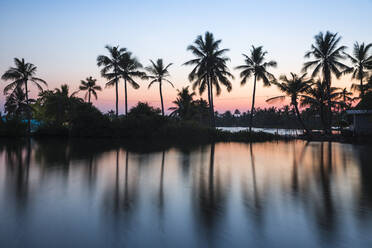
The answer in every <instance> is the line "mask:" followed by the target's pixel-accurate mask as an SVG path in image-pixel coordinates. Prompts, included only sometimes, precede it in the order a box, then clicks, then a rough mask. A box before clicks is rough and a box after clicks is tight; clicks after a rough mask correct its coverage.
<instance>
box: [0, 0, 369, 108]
mask: <svg viewBox="0 0 372 248" xmlns="http://www.w3.org/2000/svg"><path fill="white" fill-rule="evenodd" d="M0 9H1V14H0V33H1V38H0V73H1V74H2V73H3V72H5V71H6V70H7V69H8V68H9V67H10V66H12V65H13V58H14V57H18V58H25V59H26V61H28V62H31V63H33V64H35V65H36V66H37V67H38V72H37V75H38V77H40V78H43V79H44V80H46V81H47V82H48V88H49V89H54V88H56V87H59V86H60V85H61V84H68V85H69V86H70V88H71V91H75V90H77V89H78V86H79V84H80V80H82V79H85V78H86V77H88V76H93V77H95V78H97V79H98V80H97V83H98V84H99V85H101V86H104V85H105V79H104V78H102V77H101V76H100V69H99V68H98V66H97V63H96V58H97V56H98V55H101V54H104V55H106V54H107V51H106V50H105V48H104V47H105V45H113V46H114V45H119V46H121V47H125V48H127V49H128V50H130V51H131V52H132V53H133V54H134V55H135V56H136V57H137V58H138V59H139V61H140V62H141V63H142V64H143V65H144V66H147V65H149V59H152V60H156V59H157V58H163V60H164V61H165V63H173V65H172V66H171V67H170V74H171V77H170V80H171V81H172V82H173V83H174V85H175V88H172V87H171V86H170V85H164V87H163V95H164V100H165V107H166V108H168V107H171V106H172V101H174V100H175V98H176V95H177V90H176V89H180V88H181V87H184V86H187V85H190V82H189V81H188V79H187V75H188V73H189V72H190V71H191V69H192V67H189V66H184V65H183V63H184V62H186V61H187V60H189V59H192V58H193V57H192V54H191V53H190V52H189V51H187V50H186V48H187V46H188V45H190V44H192V43H193V41H194V40H195V38H196V37H197V35H200V34H204V33H205V32H206V31H210V32H212V33H213V34H214V36H215V38H216V39H222V43H221V48H228V49H230V51H229V52H228V53H227V56H228V57H230V59H231V61H230V62H229V63H228V66H229V68H230V70H231V72H232V73H233V75H234V76H235V79H234V80H233V81H232V84H233V90H232V91H231V92H230V93H228V92H227V91H226V90H225V89H224V90H223V92H222V94H221V95H220V96H218V97H215V100H214V102H215V108H216V109H217V110H218V111H220V112H223V111H225V110H232V111H233V110H235V109H239V110H240V111H246V110H248V109H249V108H250V106H251V100H252V89H253V87H252V85H253V80H250V81H248V83H247V84H246V85H245V86H243V87H242V86H240V79H239V73H238V71H236V70H234V68H235V67H236V66H238V65H240V64H242V63H243V57H242V55H241V54H242V53H249V50H250V47H251V45H255V46H259V45H262V46H264V49H265V50H266V51H267V52H268V54H267V59H269V60H275V61H276V62H277V63H278V66H277V68H275V69H272V70H270V72H272V73H273V74H274V75H275V76H280V75H282V74H288V73H289V72H295V73H300V72H301V68H302V65H303V63H304V62H305V61H306V60H305V58H304V54H305V52H306V51H308V50H309V49H310V46H311V44H312V43H313V40H314V36H315V35H316V34H317V33H319V32H320V31H323V32H325V31H327V30H329V31H332V32H338V33H339V35H340V36H342V40H341V44H342V45H346V46H348V47H349V49H348V52H351V48H352V46H353V44H354V42H355V41H359V42H366V43H370V42H372V30H371V24H372V15H371V10H372V0H354V1H352V0H337V1H333V0H329V1H324V0H323V1H321V0H313V1H310V0H309V1H290V0H280V1H279V0H278V1H275V0H264V1H262V0H261V1H258V0H257V1H249V0H245V1H240V0H230V1H222V0H221V1H220V0H214V1H210V0H205V1H202V0H199V1H194V0H187V1H186V0H185V1H180V0H178V1H170V0H169V1H163V0H143V1H138V0H137V1H131V0H130V1H128V0H127V1H113V0H107V1H95V0H89V1H82V0H73V1H70V0H64V1H50V0H49V1H44V0H34V1H29V0H2V1H0ZM139 84H140V85H141V87H140V89H139V90H134V89H133V88H129V90H128V103H129V105H130V107H131V106H133V105H135V104H136V103H137V102H138V101H145V102H148V103H150V104H151V105H154V106H160V96H159V92H158V87H156V86H155V87H151V88H150V89H148V87H147V86H148V82H146V81H142V80H139ZM0 85H1V87H0V88H1V89H2V88H3V87H4V86H5V85H6V82H4V81H1V82H0ZM350 85H351V79H350V77H349V76H345V77H342V78H341V79H339V80H335V81H334V86H337V87H348V88H349V87H350ZM30 90H31V95H32V96H36V95H37V89H36V88H35V87H31V89H30ZM123 93H124V86H123V83H121V84H120V86H119V111H120V112H121V113H122V112H124V94H123ZM278 94H281V93H280V92H279V91H278V90H277V89H276V88H275V87H274V86H272V87H270V88H265V87H263V86H262V84H261V82H259V83H258V88H257V94H256V95H257V98H256V106H258V107H269V106H271V105H269V104H267V103H266V102H265V100H266V99H267V98H269V97H272V96H276V95H278ZM83 95H84V94H83V93H81V94H80V96H83ZM204 98H205V96H204ZM4 101H5V97H4V96H3V95H2V94H1V95H0V106H1V107H0V110H1V111H3V104H4ZM93 102H94V104H95V105H96V106H97V107H98V108H99V109H100V110H102V111H103V112H106V111H108V110H111V109H114V108H115V89H114V88H104V90H103V91H102V92H99V94H98V100H97V101H95V100H94V101H93Z"/></svg>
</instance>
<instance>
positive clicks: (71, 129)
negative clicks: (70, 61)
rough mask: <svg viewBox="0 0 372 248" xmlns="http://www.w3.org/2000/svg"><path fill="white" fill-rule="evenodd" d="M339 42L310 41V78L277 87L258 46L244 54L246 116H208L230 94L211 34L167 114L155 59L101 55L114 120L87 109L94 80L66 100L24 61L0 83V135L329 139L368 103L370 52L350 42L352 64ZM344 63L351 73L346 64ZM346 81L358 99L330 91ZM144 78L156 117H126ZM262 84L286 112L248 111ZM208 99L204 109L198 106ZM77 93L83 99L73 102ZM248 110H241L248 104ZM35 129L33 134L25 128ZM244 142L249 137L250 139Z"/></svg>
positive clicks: (65, 93)
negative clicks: (281, 134) (296, 131)
mask: <svg viewBox="0 0 372 248" xmlns="http://www.w3.org/2000/svg"><path fill="white" fill-rule="evenodd" d="M340 39H341V38H340V37H339V36H338V34H337V33H336V34H334V33H331V32H326V33H325V34H323V33H319V34H318V35H316V36H315V43H314V44H313V45H312V46H311V50H310V51H309V52H307V53H306V54H305V57H307V58H310V57H311V58H312V59H311V60H310V61H307V62H306V63H305V64H304V66H303V70H304V71H309V70H310V69H311V74H306V73H303V74H301V75H297V74H295V73H291V74H290V77H287V76H285V75H283V76H281V77H279V79H278V80H277V79H275V77H274V75H273V74H271V73H270V72H269V71H268V69H269V68H271V67H275V66H276V64H277V63H276V62H275V61H266V55H267V52H265V51H264V50H263V47H262V46H259V47H255V46H252V49H251V51H250V54H249V55H246V54H243V56H244V58H245V63H244V64H243V65H240V66H238V67H236V69H238V70H239V71H240V78H241V85H244V84H245V83H246V82H247V81H248V80H250V79H251V78H252V79H253V94H252V95H253V96H252V105H251V110H250V111H246V112H244V111H242V112H241V111H239V110H237V109H236V110H235V111H234V112H233V113H232V112H231V111H226V112H225V113H223V114H219V113H218V112H215V111H214V106H213V97H214V95H217V96H218V95H219V94H220V93H221V85H223V86H224V87H226V89H227V91H228V92H229V91H231V89H232V83H231V82H230V80H231V79H233V76H232V74H231V73H230V72H229V69H228V67H227V62H228V61H229V58H228V57H227V56H226V55H225V54H226V52H227V51H228V49H220V44H221V42H222V41H221V40H215V39H214V36H213V34H212V33H209V32H206V33H205V35H204V36H201V35H199V36H198V37H197V38H196V40H195V41H194V43H193V44H192V45H190V46H188V48H187V50H188V51H191V53H192V54H193V55H194V56H195V58H194V59H191V60H189V61H187V62H186V63H185V65H191V66H193V68H192V70H191V72H190V73H189V75H188V79H189V81H190V82H191V84H192V90H191V89H190V88H189V86H186V87H183V88H181V89H179V90H178V94H177V98H176V99H175V100H174V101H173V104H174V106H172V107H170V108H168V110H169V111H171V112H170V114H169V115H168V116H167V115H166V114H165V109H164V102H163V87H162V86H163V82H167V83H169V84H170V85H171V86H172V87H174V86H173V83H172V82H171V81H169V79H168V78H169V67H170V66H171V65H172V63H169V64H164V62H163V60H162V59H158V60H156V61H155V62H154V61H152V60H150V62H151V65H150V66H148V67H146V68H143V67H142V65H141V64H140V62H139V61H138V60H137V59H136V58H135V57H134V56H133V55H132V53H131V52H129V51H128V50H127V49H126V48H120V47H119V46H115V47H112V46H106V49H107V50H108V56H106V55H100V56H98V57H97V65H98V66H99V67H101V75H102V76H103V77H104V78H106V79H107V83H106V86H107V87H111V86H115V93H116V99H115V100H116V102H115V107H116V111H109V112H108V113H106V114H103V113H102V112H101V111H100V110H98V109H97V108H96V107H95V106H93V104H92V99H91V97H92V95H93V97H95V99H97V91H101V90H102V89H101V87H100V86H99V85H97V83H96V82H97V81H96V79H94V78H92V77H88V78H86V79H85V80H82V81H81V85H80V86H79V90H78V91H75V92H71V91H70V88H69V86H68V85H67V84H64V85H61V87H60V88H56V89H54V90H49V89H45V90H43V88H42V86H44V85H45V86H46V85H47V84H46V82H45V81H44V80H42V79H40V78H38V77H36V70H37V67H36V66H35V65H33V64H31V63H26V62H25V60H24V59H17V58H15V59H14V62H15V67H11V68H10V69H8V70H7V71H6V72H5V73H4V74H3V75H2V79H3V80H5V81H10V83H8V84H7V85H6V86H5V88H4V94H5V96H6V102H5V105H4V110H5V115H2V116H1V119H0V136H22V135H29V134H30V133H32V134H33V135H37V136H66V137H67V136H69V137H119V138H123V139H125V140H128V141H133V140H137V141H138V140H168V141H174V142H186V141H190V142H209V141H217V140H221V141H229V140H241V141H253V140H264V139H276V138H278V137H275V136H270V135H266V134H262V133H260V134H255V133H252V132H251V130H252V127H271V128H301V129H303V130H305V132H306V133H308V134H311V133H312V130H314V129H316V130H319V129H320V128H322V129H323V130H324V133H327V134H331V132H330V131H331V126H334V125H336V126H340V127H341V126H345V123H347V117H346V114H345V111H346V110H349V109H352V108H354V107H353V106H354V105H356V109H371V94H372V74H371V72H372V62H371V61H372V55H371V54H370V53H371V52H370V47H371V46H372V45H371V44H367V45H365V44H364V43H355V45H354V49H353V53H352V55H349V54H347V53H346V47H345V46H343V45H340V44H339V43H340ZM346 59H348V60H350V62H351V66H348V65H347V64H346V63H345V60H346ZM347 73H352V78H353V79H357V80H359V83H358V84H351V83H350V86H351V87H350V89H351V90H353V89H354V90H355V89H357V90H359V91H360V95H359V96H357V97H354V95H353V93H352V92H350V91H348V89H347V88H343V89H340V88H337V87H333V86H332V84H331V79H332V76H335V77H341V75H343V74H347ZM120 79H123V81H124V93H125V95H124V97H125V115H120V116H119V110H118V108H119V103H118V84H119V80H120ZM139 79H141V80H147V79H150V83H149V86H148V87H149V88H150V87H151V85H152V84H154V83H158V84H159V93H160V100H161V109H158V108H154V107H152V106H150V105H149V104H147V103H143V102H139V103H138V104H137V105H136V106H134V107H132V108H131V109H130V110H129V111H128V100H127V97H128V94H127V93H128V92H127V84H128V83H129V84H130V85H131V86H132V87H133V88H134V89H138V88H139V87H140V84H139V82H138V81H137V80H139ZM257 81H262V82H263V85H264V86H267V87H269V86H271V85H274V86H276V87H277V88H278V89H279V91H280V92H282V93H283V94H281V95H278V96H275V97H271V98H269V99H267V102H275V101H282V100H284V99H286V98H289V99H290V102H289V105H284V106H283V107H281V108H276V107H271V108H265V109H261V108H257V109H256V108H255V96H256V83H257ZM29 83H33V84H34V85H35V86H36V87H37V88H38V89H39V91H40V92H39V94H38V97H37V98H36V99H31V98H29V94H28V93H29ZM195 90H197V91H198V92H199V93H200V95H202V94H203V93H204V91H205V90H207V97H208V99H207V101H206V100H204V99H203V98H199V99H196V93H195V92H194V91H195ZM79 91H84V92H85V95H84V99H85V100H87V102H85V101H84V100H83V99H82V98H80V97H78V96H77V93H78V92H79ZM247 107H248V104H247ZM31 124H32V125H31ZM216 126H249V132H240V133H234V134H232V133H229V132H223V131H220V130H218V129H215V127H216ZM250 134H251V136H249V135H250Z"/></svg>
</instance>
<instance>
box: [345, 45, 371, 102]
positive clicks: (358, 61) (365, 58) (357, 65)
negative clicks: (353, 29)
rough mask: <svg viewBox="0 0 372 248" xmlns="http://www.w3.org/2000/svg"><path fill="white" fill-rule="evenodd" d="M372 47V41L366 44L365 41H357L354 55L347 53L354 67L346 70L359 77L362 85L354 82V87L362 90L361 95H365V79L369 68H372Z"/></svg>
mask: <svg viewBox="0 0 372 248" xmlns="http://www.w3.org/2000/svg"><path fill="white" fill-rule="evenodd" d="M371 47H372V43H370V44H368V45H364V43H362V44H359V43H358V42H355V44H354V49H353V55H349V54H347V53H345V55H346V56H347V57H348V58H349V59H350V61H351V63H352V64H353V67H352V68H349V69H348V70H346V71H345V72H347V73H352V78H353V79H359V80H360V85H357V84H353V85H352V89H359V90H360V97H363V96H364V91H365V89H364V85H363V80H364V78H366V77H367V76H368V72H367V70H371V69H372V55H370V54H369V49H370V48H371Z"/></svg>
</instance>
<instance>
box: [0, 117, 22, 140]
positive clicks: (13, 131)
mask: <svg viewBox="0 0 372 248" xmlns="http://www.w3.org/2000/svg"><path fill="white" fill-rule="evenodd" d="M26 134H27V123H26V122H24V121H21V120H19V119H16V118H14V119H7V120H5V119H2V118H1V117H0V136H2V137H13V136H25V135H26Z"/></svg>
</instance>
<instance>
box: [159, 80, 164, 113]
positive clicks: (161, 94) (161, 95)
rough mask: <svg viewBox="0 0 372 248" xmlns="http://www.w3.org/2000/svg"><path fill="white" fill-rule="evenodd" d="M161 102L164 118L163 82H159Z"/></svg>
mask: <svg viewBox="0 0 372 248" xmlns="http://www.w3.org/2000/svg"><path fill="white" fill-rule="evenodd" d="M159 91H160V101H161V115H162V116H164V104H163V93H162V91H161V80H160V81H159Z"/></svg>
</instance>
